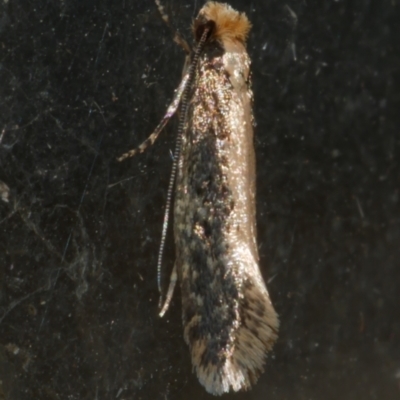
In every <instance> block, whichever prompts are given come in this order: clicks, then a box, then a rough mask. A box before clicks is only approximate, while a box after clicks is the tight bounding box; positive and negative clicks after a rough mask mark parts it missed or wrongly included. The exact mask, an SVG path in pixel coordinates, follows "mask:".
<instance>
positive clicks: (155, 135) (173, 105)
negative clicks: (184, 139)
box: [117, 73, 189, 162]
mask: <svg viewBox="0 0 400 400" xmlns="http://www.w3.org/2000/svg"><path fill="white" fill-rule="evenodd" d="M188 79H189V73H186V74H185V76H184V77H183V78H182V81H181V83H180V84H179V86H178V89H176V90H175V94H174V98H173V99H172V102H171V104H170V105H169V106H168V108H167V112H166V113H165V115H164V117H163V119H162V120H161V121H160V123H159V124H158V125H157V127H156V129H155V130H154V132H153V133H152V134H151V135H150V136H149V137H148V138H147V139H146V140H145V141H144V142H143V143H142V144H141V145H140V146H138V147H135V148H134V149H132V150H129V151H128V152H126V153H124V154H122V156H120V157H118V158H117V161H119V162H121V161H124V160H125V159H127V158H130V157H133V156H134V155H135V154H138V153H143V152H144V151H145V150H146V149H147V148H148V147H150V146H151V145H152V144H154V142H155V141H156V140H157V138H158V135H159V134H160V133H161V131H162V130H163V129H164V127H165V125H167V123H168V121H169V120H170V119H171V117H172V116H173V115H174V114H175V112H176V110H177V108H178V106H179V103H180V102H181V97H182V93H183V92H184V90H185V88H186V85H187V82H188Z"/></svg>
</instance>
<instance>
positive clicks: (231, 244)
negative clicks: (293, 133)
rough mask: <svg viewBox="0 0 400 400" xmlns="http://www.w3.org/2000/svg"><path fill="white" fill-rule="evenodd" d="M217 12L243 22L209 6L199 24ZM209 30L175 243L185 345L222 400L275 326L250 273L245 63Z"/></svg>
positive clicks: (238, 384)
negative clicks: (223, 395) (211, 34)
mask: <svg viewBox="0 0 400 400" xmlns="http://www.w3.org/2000/svg"><path fill="white" fill-rule="evenodd" d="M216 5H218V6H223V7H225V8H228V11H232V12H234V13H236V14H235V15H234V18H238V17H237V15H239V16H240V17H242V16H244V14H240V13H238V12H236V11H235V10H233V9H232V8H230V7H229V6H227V5H225V4H223V5H221V4H220V3H207V5H206V6H205V7H204V8H203V9H202V10H201V11H200V14H199V17H198V20H199V21H200V23H201V22H202V21H203V20H204V21H207V20H208V19H210V18H216V19H218V15H217V17H212V16H211V10H210V8H209V9H206V7H215V6H216ZM217 11H218V10H217ZM223 11H225V10H223ZM244 17H245V16H244ZM246 21H247V18H246ZM215 23H216V28H214V37H211V38H210V40H209V42H208V43H207V44H206V46H205V49H204V51H203V53H202V54H201V57H200V60H199V62H198V65H197V70H196V75H195V81H194V84H193V85H192V88H191V95H190V102H189V104H188V111H187V114H186V123H185V134H184V135H183V139H182V152H181V157H180V159H179V164H178V177H177V183H176V197H175V203H174V235H175V243H176V255H177V258H176V268H177V272H178V278H179V281H180V284H181V292H182V313H183V326H184V338H185V341H186V343H187V344H188V345H189V347H190V351H191V358H192V364H193V368H194V370H195V371H196V373H197V376H198V378H199V381H200V383H201V384H202V385H204V387H205V388H206V390H207V391H208V392H210V393H212V394H215V395H221V394H223V393H226V392H229V391H231V390H233V391H238V390H242V389H249V388H250V387H251V385H252V384H253V383H255V382H256V380H257V378H258V376H259V375H260V373H261V372H262V371H263V366H264V363H265V359H266V353H267V352H268V351H269V350H270V349H271V348H272V346H273V344H274V342H275V341H276V339H277V332H278V326H279V321H278V317H277V314H276V312H275V310H274V308H273V306H272V304H271V301H270V298H269V295H268V292H267V289H266V286H265V283H264V281H263V278H262V276H261V273H260V270H259V267H258V250H257V244H256V222H255V161H254V147H253V117H252V92H251V89H250V77H249V70H250V59H249V56H248V54H247V52H246V49H245V45H244V41H243V40H239V39H237V37H236V36H234V35H233V36H227V35H225V36H224V35H222V34H221V35H218V29H219V27H220V26H221V25H219V22H218V20H216V21H215ZM195 24H196V23H195Z"/></svg>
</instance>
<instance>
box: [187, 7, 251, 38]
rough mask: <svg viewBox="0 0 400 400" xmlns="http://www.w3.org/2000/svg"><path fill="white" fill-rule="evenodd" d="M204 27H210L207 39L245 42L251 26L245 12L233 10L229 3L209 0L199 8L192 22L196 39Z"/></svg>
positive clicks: (199, 36)
mask: <svg viewBox="0 0 400 400" xmlns="http://www.w3.org/2000/svg"><path fill="white" fill-rule="evenodd" d="M206 27H210V28H211V29H210V34H209V37H208V40H219V41H221V42H224V41H226V40H231V41H235V40H238V41H240V42H242V43H245V42H246V39H247V36H248V33H249V31H250V28H251V24H250V21H249V20H248V19H247V17H246V14H244V13H240V12H238V11H236V10H234V9H233V8H232V7H231V6H230V5H228V4H225V3H217V2H215V1H209V2H208V3H206V4H205V6H204V7H203V8H202V9H201V10H200V12H199V15H198V16H197V18H196V19H195V21H194V23H193V32H194V36H195V38H196V40H197V41H198V40H200V38H201V35H202V34H203V32H204V29H205V28H206Z"/></svg>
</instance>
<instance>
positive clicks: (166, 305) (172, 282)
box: [158, 264, 178, 317]
mask: <svg viewBox="0 0 400 400" xmlns="http://www.w3.org/2000/svg"><path fill="white" fill-rule="evenodd" d="M177 281H178V274H177V272H176V264H175V265H174V269H173V270H172V273H171V277H170V278H169V286H168V292H167V295H166V296H165V301H164V305H163V304H162V302H161V301H162V297H161V296H160V303H159V304H158V307H159V308H161V311H160V313H159V314H158V315H159V316H160V317H163V316H164V314H165V313H166V312H167V310H168V308H169V303H171V299H172V295H173V294H174V289H175V285H176V282H177Z"/></svg>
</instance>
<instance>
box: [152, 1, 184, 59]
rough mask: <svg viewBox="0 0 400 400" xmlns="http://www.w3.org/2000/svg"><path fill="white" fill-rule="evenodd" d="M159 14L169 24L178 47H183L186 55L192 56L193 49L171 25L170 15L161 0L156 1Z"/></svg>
mask: <svg viewBox="0 0 400 400" xmlns="http://www.w3.org/2000/svg"><path fill="white" fill-rule="evenodd" d="M154 1H155V3H156V5H157V8H158V11H159V13H160V14H161V18H162V19H163V21H164V22H165V23H166V24H167V26H168V28H169V29H171V32H172V35H173V40H174V42H175V43H176V44H178V46H181V47H182V49H183V50H184V51H185V53H187V54H190V53H191V49H190V46H189V45H188V43H187V41H186V40H185V39H184V38H183V37H182V35H181V34H180V33H179V31H178V30H177V29H176V28H174V27H173V26H172V24H171V21H170V19H169V15H168V14H167V13H166V12H165V9H164V6H163V5H162V4H161V1H160V0H154Z"/></svg>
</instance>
